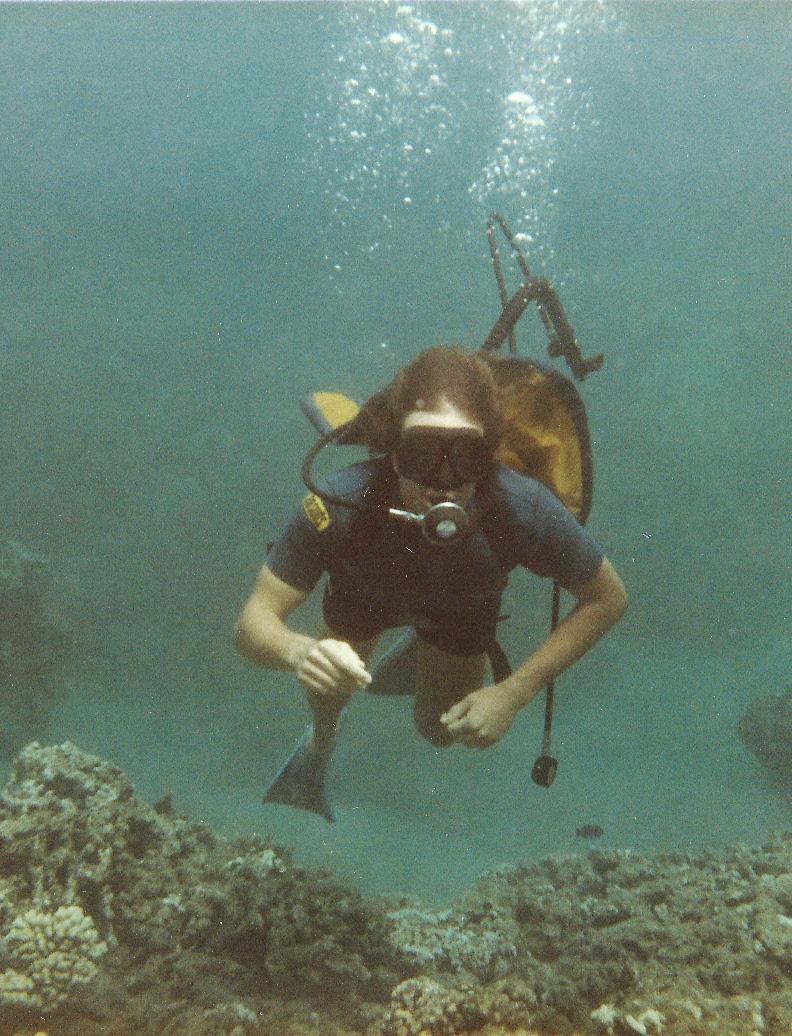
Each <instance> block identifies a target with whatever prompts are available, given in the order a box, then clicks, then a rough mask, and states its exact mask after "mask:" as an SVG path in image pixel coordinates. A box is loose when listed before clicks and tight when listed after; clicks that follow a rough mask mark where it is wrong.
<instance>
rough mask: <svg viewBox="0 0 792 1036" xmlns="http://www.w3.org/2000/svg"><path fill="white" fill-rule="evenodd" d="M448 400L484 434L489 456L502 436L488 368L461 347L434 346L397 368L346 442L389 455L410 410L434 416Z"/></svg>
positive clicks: (368, 403) (370, 401)
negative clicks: (482, 430)
mask: <svg viewBox="0 0 792 1036" xmlns="http://www.w3.org/2000/svg"><path fill="white" fill-rule="evenodd" d="M444 399H445V400H448V402H449V403H451V404H453V406H455V407H456V408H457V409H458V410H460V411H461V412H462V413H463V414H464V415H465V416H466V417H468V418H470V419H471V420H473V421H478V422H479V423H480V424H481V425H482V426H483V428H484V439H485V440H486V441H487V442H488V443H489V445H490V446H491V448H492V449H493V450H494V449H495V447H496V446H497V444H498V440H499V439H500V435H501V412H500V405H499V401H498V390H497V387H496V385H495V379H494V377H493V375H492V371H491V370H490V368H489V366H488V364H487V363H485V362H484V360H482V359H481V358H480V357H479V356H476V354H475V353H471V352H468V351H467V350H466V349H463V348H462V347H461V346H448V345H438V346H434V347H433V348H431V349H425V350H424V351H423V352H422V353H419V354H418V356H416V357H415V359H414V360H412V361H411V362H410V363H408V364H407V366H406V367H402V369H401V370H400V371H399V373H398V374H397V375H396V377H395V378H394V379H393V381H392V382H391V383H390V385H388V386H387V387H386V388H384V389H381V390H380V391H379V392H376V393H375V394H374V395H373V396H371V398H370V399H368V400H367V401H366V402H365V403H364V404H363V406H362V407H361V408H360V412H359V414H358V416H357V417H356V418H355V421H354V427H353V429H352V430H351V434H350V437H349V438H348V439H347V440H346V441H348V442H350V441H356V442H359V443H362V444H364V445H366V446H369V447H371V448H372V449H374V450H381V451H385V452H389V451H390V450H392V449H393V448H394V447H395V446H396V443H397V442H398V440H399V436H400V435H401V430H402V424H403V422H404V419H405V417H406V416H407V414H409V413H410V412H411V411H413V410H426V411H428V412H430V413H431V412H432V411H433V410H437V409H438V408H439V407H440V405H441V401H442V400H444Z"/></svg>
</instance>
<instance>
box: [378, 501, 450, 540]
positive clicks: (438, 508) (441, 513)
mask: <svg viewBox="0 0 792 1036" xmlns="http://www.w3.org/2000/svg"><path fill="white" fill-rule="evenodd" d="M388 514H390V515H391V516H392V517H393V518H400V519H401V520H402V521H405V522H411V523H412V524H413V525H420V527H421V532H422V533H423V534H424V536H425V537H426V538H427V540H429V542H430V543H434V544H436V545H437V546H446V545H447V544H451V543H459V541H460V540H463V539H464V538H465V536H467V534H468V533H469V532H470V516H469V515H468V513H467V511H466V510H465V509H464V507H460V506H459V504H452V503H451V501H450V500H449V501H444V502H443V503H441V504H435V505H434V507H430V508H429V510H428V511H427V512H426V514H414V513H413V512H412V511H400V510H398V509H397V508H395V507H391V508H389V509H388Z"/></svg>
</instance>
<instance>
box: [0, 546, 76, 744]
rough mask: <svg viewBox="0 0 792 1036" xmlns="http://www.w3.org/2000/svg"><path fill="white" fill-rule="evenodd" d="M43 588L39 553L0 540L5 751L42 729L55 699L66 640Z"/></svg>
mask: <svg viewBox="0 0 792 1036" xmlns="http://www.w3.org/2000/svg"><path fill="white" fill-rule="evenodd" d="M46 589H47V580H46V562H45V560H44V558H42V557H39V556H38V555H37V554H35V553H33V552H32V551H30V550H27V549H26V548H25V547H23V546H21V545H20V544H18V543H14V542H13V541H11V540H5V541H3V540H0V751H2V752H4V753H6V754H9V755H10V754H11V753H12V752H15V751H16V750H17V749H18V748H19V747H20V746H21V745H22V744H24V742H25V741H27V740H28V739H29V738H30V737H32V736H35V735H36V734H40V733H41V731H42V729H43V728H44V727H45V726H46V723H47V720H48V718H49V715H50V712H51V710H52V708H53V706H54V704H55V702H56V699H57V692H56V683H55V681H54V680H53V676H54V674H55V673H56V671H57V670H58V668H59V667H60V666H61V665H62V663H63V661H64V658H65V656H66V653H67V641H66V638H65V637H64V635H63V634H62V633H61V632H60V631H59V630H58V629H57V627H56V626H55V624H54V623H53V621H52V620H51V619H50V617H49V616H48V615H47V611H46V608H45V599H46Z"/></svg>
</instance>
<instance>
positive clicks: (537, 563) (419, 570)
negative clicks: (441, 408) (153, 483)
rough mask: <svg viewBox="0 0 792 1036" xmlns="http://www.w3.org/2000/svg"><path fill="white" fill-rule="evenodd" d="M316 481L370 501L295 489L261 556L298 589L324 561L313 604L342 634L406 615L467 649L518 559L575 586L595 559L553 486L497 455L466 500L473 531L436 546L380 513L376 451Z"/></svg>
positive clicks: (390, 479) (389, 496)
mask: <svg viewBox="0 0 792 1036" xmlns="http://www.w3.org/2000/svg"><path fill="white" fill-rule="evenodd" d="M318 488H320V489H324V490H326V491H327V492H328V493H330V494H331V495H332V496H338V497H342V498H344V499H349V500H351V501H357V502H360V503H362V502H365V503H366V504H368V505H375V506H369V507H367V509H366V510H365V511H362V512H361V511H358V510H353V509H352V508H349V507H343V506H341V505H338V504H333V503H329V502H324V505H323V507H319V508H317V507H316V506H315V498H312V497H310V496H309V497H306V501H305V502H304V505H303V508H301V509H300V510H299V511H298V512H297V513H296V514H295V515H294V517H293V518H292V520H291V521H290V522H289V524H288V526H287V527H286V529H285V530H284V532H283V534H282V536H281V537H280V539H278V541H277V542H276V543H275V544H274V545H273V547H272V549H271V551H270V553H269V555H268V558H267V565H268V567H269V568H270V570H271V571H272V572H274V573H275V575H276V576H278V578H280V579H282V580H283V581H284V582H285V583H288V584H289V585H290V586H293V587H295V588H296V589H298V590H303V591H306V592H309V591H311V590H312V589H313V588H314V586H315V585H316V583H317V582H318V580H319V578H320V577H321V576H322V574H323V573H324V572H327V573H328V574H329V580H328V584H327V589H326V591H325V597H324V616H325V620H326V621H327V624H328V626H329V627H330V629H331V630H332V631H333V632H334V633H335V634H337V635H338V636H339V637H341V638H343V639H349V640H353V641H355V640H364V639H367V638H368V637H370V636H373V635H374V634H376V633H378V632H380V631H381V630H383V629H387V628H390V627H393V626H402V625H412V626H415V628H416V629H417V631H418V634H419V636H422V637H424V639H427V640H429V641H430V642H432V643H434V644H436V645H437V646H438V647H440V648H441V649H442V650H448V651H451V652H452V653H454V654H462V655H467V654H474V653H478V652H480V651H483V650H485V645H486V643H488V642H491V639H492V631H493V627H494V623H495V621H496V619H497V616H498V609H499V607H500V599H501V594H502V593H503V590H504V588H505V586H506V582H507V580H508V576H509V572H510V571H511V570H512V569H513V568H515V567H516V566H517V565H523V566H524V567H525V568H528V569H529V570H530V571H531V572H534V573H535V574H536V575H538V576H543V577H548V578H552V579H555V580H557V581H558V582H559V583H560V584H561V586H563V587H564V588H565V589H567V590H571V591H574V590H576V589H579V588H580V587H582V586H583V585H584V584H585V583H587V582H588V581H589V580H590V579H591V578H592V576H593V575H594V574H595V573H596V571H597V569H598V568H599V566H600V564H601V562H602V558H603V555H602V551H601V550H600V549H599V547H598V546H597V544H596V543H595V542H594V540H593V539H592V538H591V536H590V535H589V534H588V533H587V532H586V530H585V529H584V528H583V527H582V526H581V525H580V524H579V523H578V522H577V521H576V520H575V518H574V517H573V516H572V514H570V512H569V511H568V510H567V509H566V508H565V507H564V506H563V505H562V504H561V503H560V502H559V501H558V500H557V499H556V497H555V496H554V495H553V494H552V493H551V492H550V491H549V490H548V489H546V488H545V487H544V486H543V485H541V483H539V482H537V481H535V480H534V479H532V478H526V477H525V476H523V475H519V474H517V473H516V472H514V471H512V470H511V469H510V468H506V467H502V466H498V467H497V468H496V469H495V471H494V472H493V474H492V475H491V476H490V477H489V478H487V479H486V480H485V481H484V482H482V483H480V484H479V486H478V487H477V488H476V491H475V493H474V496H473V499H472V500H471V502H470V504H469V505H468V508H467V510H468V512H469V514H470V515H471V517H472V519H473V532H472V533H471V534H470V535H469V536H467V537H466V538H465V539H464V540H462V541H461V542H459V543H451V544H444V545H442V546H437V545H435V544H432V543H430V542H429V541H428V540H427V539H426V538H425V537H424V536H423V534H422V532H421V530H420V528H418V527H417V526H414V525H410V524H407V523H406V522H403V521H399V520H398V519H395V518H393V517H391V516H389V515H388V514H387V513H386V511H385V507H386V506H396V507H398V506H400V504H399V493H398V481H397V479H396V476H395V473H394V471H393V468H392V466H391V463H390V460H389V459H388V458H387V457H383V458H379V459H376V460H370V461H364V462H362V463H360V464H354V465H351V466H350V467H348V468H344V469H342V470H341V471H338V472H336V473H335V474H333V475H332V476H330V477H329V478H327V479H325V480H324V483H322V484H320V485H319V487H318ZM312 504H313V506H312ZM376 505H380V506H376Z"/></svg>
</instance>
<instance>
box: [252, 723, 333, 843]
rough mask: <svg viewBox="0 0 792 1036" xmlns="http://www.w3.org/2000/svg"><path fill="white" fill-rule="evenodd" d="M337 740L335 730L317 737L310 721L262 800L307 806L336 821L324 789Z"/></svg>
mask: <svg viewBox="0 0 792 1036" xmlns="http://www.w3.org/2000/svg"><path fill="white" fill-rule="evenodd" d="M334 744H335V733H330V734H329V736H325V737H324V738H322V737H315V736H314V725H313V723H311V724H309V725H308V726H307V727H306V729H305V730H304V732H303V735H302V737H301V738H300V740H299V741H298V742H297V744H296V745H295V747H294V750H293V751H292V752H291V754H290V755H289V757H288V759H287V760H286V762H285V763H284V764H283V766H281V768H280V769H279V770H278V772H277V773H276V774H275V776H274V777H273V779H272V783H271V784H270V786H269V787H268V788H267V790H266V792H265V793H264V798H263V799H262V801H263V802H277V803H279V804H280V805H283V806H294V807H295V808H296V809H305V810H308V811H309V812H311V813H318V814H319V816H320V817H324V818H325V820H326V821H327V822H328V823H330V824H332V823H334V821H335V813H334V811H333V808H332V806H331V805H330V803H329V801H328V799H327V793H326V791H325V775H326V773H327V764H328V763H329V762H330V756H331V755H332V752H333V745H334Z"/></svg>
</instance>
